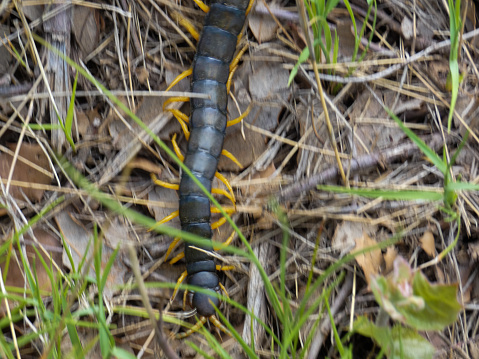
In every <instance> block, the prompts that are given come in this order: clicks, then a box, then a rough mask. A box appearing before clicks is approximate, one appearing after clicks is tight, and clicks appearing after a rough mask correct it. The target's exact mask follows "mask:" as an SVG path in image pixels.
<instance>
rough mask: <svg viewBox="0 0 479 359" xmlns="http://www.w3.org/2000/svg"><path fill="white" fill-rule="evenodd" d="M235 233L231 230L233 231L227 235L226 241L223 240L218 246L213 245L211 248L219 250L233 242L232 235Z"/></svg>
mask: <svg viewBox="0 0 479 359" xmlns="http://www.w3.org/2000/svg"><path fill="white" fill-rule="evenodd" d="M235 233H236V232H235V231H233V232H232V233H231V234H230V236H229V237H228V239H226V241H224V242H223V243H221V245H219V246H213V249H214V250H215V251H219V250H221V249H222V248H224V247H228V246H229V245H230V244H231V242H233V239H234V237H235Z"/></svg>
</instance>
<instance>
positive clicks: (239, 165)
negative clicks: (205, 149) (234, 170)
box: [221, 149, 243, 169]
mask: <svg viewBox="0 0 479 359" xmlns="http://www.w3.org/2000/svg"><path fill="white" fill-rule="evenodd" d="M221 154H222V155H223V156H225V157H227V158H229V159H230V160H231V161H233V162H234V163H235V165H236V166H238V167H239V168H241V169H243V165H242V164H241V163H240V161H238V160H237V159H236V157H235V156H233V154H232V153H231V152H230V151H227V150H225V149H223V150H222V151H221Z"/></svg>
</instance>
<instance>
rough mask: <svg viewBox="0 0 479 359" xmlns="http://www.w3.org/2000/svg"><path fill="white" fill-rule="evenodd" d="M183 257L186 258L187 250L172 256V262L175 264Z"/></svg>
mask: <svg viewBox="0 0 479 359" xmlns="http://www.w3.org/2000/svg"><path fill="white" fill-rule="evenodd" d="M182 258H185V252H181V253H179V254H178V255H176V256H174V257H173V258H171V261H170V264H175V263H176V262H178V261H179V260H180V259H182Z"/></svg>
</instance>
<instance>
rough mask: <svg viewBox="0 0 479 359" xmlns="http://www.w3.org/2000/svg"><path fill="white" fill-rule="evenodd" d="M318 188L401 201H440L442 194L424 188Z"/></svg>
mask: <svg viewBox="0 0 479 359" xmlns="http://www.w3.org/2000/svg"><path fill="white" fill-rule="evenodd" d="M317 188H318V189H319V190H323V191H329V192H336V193H349V194H355V195H358V196H363V197H369V198H379V197H382V198H383V199H385V200H402V201H414V200H416V201H418V200H425V201H440V200H442V198H443V196H444V194H443V193H442V192H436V191H434V192H433V191H430V192H429V191H424V190H422V191H421V190H417V191H412V190H404V191H401V190H398V191H391V190H383V189H368V188H346V187H339V186H326V185H318V187H317Z"/></svg>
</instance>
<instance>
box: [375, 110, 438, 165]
mask: <svg viewBox="0 0 479 359" xmlns="http://www.w3.org/2000/svg"><path fill="white" fill-rule="evenodd" d="M380 103H381V105H382V106H383V108H384V110H386V112H387V113H388V115H389V116H390V117H391V118H392V119H393V120H394V121H395V122H396V123H397V124H398V126H399V127H400V128H401V130H402V131H403V132H404V133H405V134H406V135H407V136H408V137H409V138H410V139H411V141H413V142H414V143H415V144H416V146H417V147H419V149H420V150H421V152H422V153H424V154H425V155H426V157H427V158H428V159H429V160H430V161H431V162H432V163H433V164H434V166H436V167H437V169H438V170H439V171H441V173H442V174H446V172H447V166H446V164H445V163H444V162H443V160H442V159H441V158H440V157H439V156H438V155H437V153H436V152H434V151H433V150H432V149H431V148H430V147H429V146H428V145H426V143H425V142H424V141H423V140H421V139H420V138H419V137H418V136H417V135H416V134H415V133H414V132H412V131H411V130H410V129H409V128H407V127H406V126H404V124H403V123H402V121H401V120H400V119H399V118H398V117H397V116H396V115H395V114H394V113H393V112H392V111H391V110H390V109H389V108H387V107H386V106H384V104H383V103H382V102H380Z"/></svg>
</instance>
